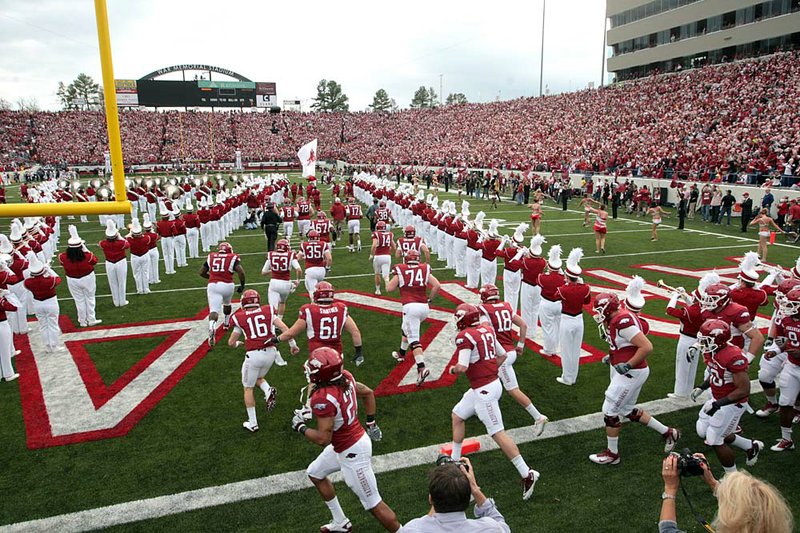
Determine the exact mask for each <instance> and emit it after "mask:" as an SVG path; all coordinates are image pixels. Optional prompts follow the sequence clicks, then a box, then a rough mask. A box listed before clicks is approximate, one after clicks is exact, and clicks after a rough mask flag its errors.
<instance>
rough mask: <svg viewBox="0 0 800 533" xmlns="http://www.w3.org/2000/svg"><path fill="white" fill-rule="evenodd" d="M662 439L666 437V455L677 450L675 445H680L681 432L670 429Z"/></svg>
mask: <svg viewBox="0 0 800 533" xmlns="http://www.w3.org/2000/svg"><path fill="white" fill-rule="evenodd" d="M662 437H664V453H670V452H671V451H672V450H674V449H675V445H676V444H678V439H679V438H681V432H680V431H678V430H677V429H676V428H669V429H668V430H667V432H666V433H664V434H663V435H662Z"/></svg>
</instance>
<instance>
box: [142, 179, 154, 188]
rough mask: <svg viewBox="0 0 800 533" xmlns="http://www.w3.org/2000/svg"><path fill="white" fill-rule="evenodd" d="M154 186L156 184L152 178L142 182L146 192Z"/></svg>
mask: <svg viewBox="0 0 800 533" xmlns="http://www.w3.org/2000/svg"><path fill="white" fill-rule="evenodd" d="M155 184H156V182H155V181H153V179H152V178H148V179H146V180H144V186H145V188H146V189H147V190H148V191H152V190H153V187H154V186H155Z"/></svg>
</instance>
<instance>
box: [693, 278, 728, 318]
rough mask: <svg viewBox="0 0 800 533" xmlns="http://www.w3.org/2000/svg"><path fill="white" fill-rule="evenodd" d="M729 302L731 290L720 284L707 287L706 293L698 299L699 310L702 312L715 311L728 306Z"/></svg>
mask: <svg viewBox="0 0 800 533" xmlns="http://www.w3.org/2000/svg"><path fill="white" fill-rule="evenodd" d="M730 301H731V289H730V287H728V286H727V285H724V284H722V283H714V284H713V285H709V286H708V288H707V289H706V293H705V294H704V295H703V296H702V298H700V308H701V309H702V310H703V311H716V310H718V309H721V308H723V307H725V306H726V305H728V303H729V302H730Z"/></svg>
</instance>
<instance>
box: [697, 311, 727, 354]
mask: <svg viewBox="0 0 800 533" xmlns="http://www.w3.org/2000/svg"><path fill="white" fill-rule="evenodd" d="M729 340H731V327H730V325H728V323H727V322H725V321H724V320H720V319H718V318H712V319H709V320H706V321H705V322H703V325H702V326H700V330H699V331H698V332H697V343H698V344H699V345H700V349H701V350H702V351H703V353H709V352H710V353H717V352H718V351H719V350H721V349H722V348H724V347H725V345H726V344H728V341H729Z"/></svg>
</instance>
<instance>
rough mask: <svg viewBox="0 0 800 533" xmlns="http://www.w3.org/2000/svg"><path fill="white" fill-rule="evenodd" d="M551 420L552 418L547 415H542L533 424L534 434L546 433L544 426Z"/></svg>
mask: <svg viewBox="0 0 800 533" xmlns="http://www.w3.org/2000/svg"><path fill="white" fill-rule="evenodd" d="M548 422H550V419H549V418H547V417H546V416H544V415H542V417H541V418H540V419H539V420H537V421H536V423H535V424H533V436H534V437H538V436H539V435H541V434H542V433H544V427H545V426H546V425H547V423H548Z"/></svg>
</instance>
